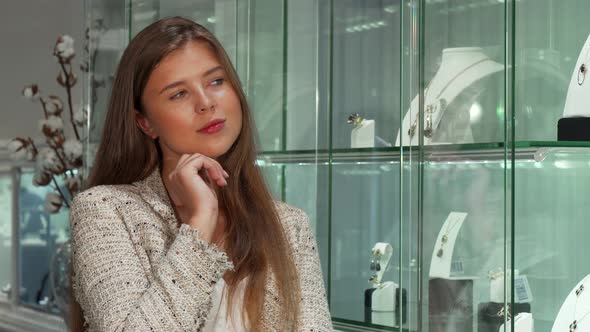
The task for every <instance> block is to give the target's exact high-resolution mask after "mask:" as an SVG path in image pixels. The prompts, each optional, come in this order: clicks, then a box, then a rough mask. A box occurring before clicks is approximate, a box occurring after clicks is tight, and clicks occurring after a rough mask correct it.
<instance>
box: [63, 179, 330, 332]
mask: <svg viewBox="0 0 590 332" xmlns="http://www.w3.org/2000/svg"><path fill="white" fill-rule="evenodd" d="M275 206H276V208H277V211H278V213H279V217H280V220H281V223H282V225H283V227H284V229H285V233H286V235H287V238H288V242H289V245H290V246H291V249H292V252H293V254H294V257H293V259H294V262H295V265H296V268H297V271H298V277H299V282H300V285H301V299H300V312H299V322H298V331H332V323H331V319H330V313H329V310H328V305H327V301H326V292H325V289H324V283H323V280H322V272H321V268H320V261H319V256H318V252H317V245H316V240H315V238H314V235H313V233H312V231H311V227H310V225H309V219H308V217H307V215H306V214H305V213H304V212H303V211H302V210H300V209H297V208H294V207H291V206H289V205H287V204H285V203H282V202H276V204H275ZM70 225H71V237H72V281H71V282H72V289H73V293H74V296H75V298H76V300H77V301H78V303H79V304H80V306H81V307H82V310H83V312H84V318H85V321H86V324H87V330H88V331H92V332H103V331H105V332H106V331H166V332H173V331H200V330H201V329H202V328H203V326H204V324H205V322H206V320H207V316H208V314H209V312H210V310H211V307H212V300H211V299H212V292H213V288H214V286H215V284H216V282H217V281H219V280H220V278H221V277H222V276H223V274H224V273H225V272H226V271H227V270H228V269H231V268H232V267H233V265H232V263H231V262H230V261H229V260H228V258H227V256H226V254H225V252H223V251H222V250H221V249H219V248H218V247H216V246H215V245H213V244H209V243H208V242H206V241H204V240H202V239H201V236H200V233H199V231H198V230H197V229H194V228H191V227H190V226H188V225H187V224H181V226H180V227H178V226H177V220H176V217H175V214H174V211H173V208H172V205H171V203H170V200H169V198H168V194H167V192H166V189H165V187H164V184H163V182H162V178H161V176H160V172H159V170H158V169H156V170H155V171H154V172H153V173H152V174H151V175H150V176H148V177H147V178H146V179H144V180H142V181H138V182H135V183H133V184H130V185H108V186H97V187H93V188H90V189H88V190H85V191H83V192H81V193H80V194H78V195H77V196H76V197H75V198H74V200H73V202H72V206H71V214H70ZM279 313H280V303H279V300H278V289H277V285H276V283H275V282H274V277H273V274H272V272H271V273H269V277H268V279H267V287H266V293H265V303H264V313H263V317H262V325H263V329H264V331H278V330H279V329H280V327H279V319H280V318H279Z"/></svg>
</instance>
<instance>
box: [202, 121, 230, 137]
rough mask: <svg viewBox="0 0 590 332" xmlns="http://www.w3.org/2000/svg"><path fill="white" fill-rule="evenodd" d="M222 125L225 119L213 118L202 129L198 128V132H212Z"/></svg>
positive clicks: (221, 127)
mask: <svg viewBox="0 0 590 332" xmlns="http://www.w3.org/2000/svg"><path fill="white" fill-rule="evenodd" d="M224 126H225V120H213V121H211V122H209V123H208V124H207V125H206V126H205V127H203V128H202V129H199V132H200V133H204V134H214V133H216V132H218V131H220V130H221V129H223V127H224Z"/></svg>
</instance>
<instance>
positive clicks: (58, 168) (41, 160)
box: [37, 148, 65, 175]
mask: <svg viewBox="0 0 590 332" xmlns="http://www.w3.org/2000/svg"><path fill="white" fill-rule="evenodd" d="M37 167H38V169H39V170H43V171H50V172H53V173H55V174H58V175H59V174H63V172H65V168H64V165H63V163H62V162H61V160H59V157H58V156H57V154H56V153H55V151H54V150H53V149H51V148H43V149H41V150H40V151H39V156H38V157H37Z"/></svg>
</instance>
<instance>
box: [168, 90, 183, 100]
mask: <svg viewBox="0 0 590 332" xmlns="http://www.w3.org/2000/svg"><path fill="white" fill-rule="evenodd" d="M184 95H186V91H184V90H183V91H179V92H177V93H175V94H174V95H172V97H170V99H180V98H182V97H184Z"/></svg>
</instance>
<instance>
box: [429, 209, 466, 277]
mask: <svg viewBox="0 0 590 332" xmlns="http://www.w3.org/2000/svg"><path fill="white" fill-rule="evenodd" d="M465 218H467V213H465V212H451V213H449V216H448V217H447V220H445V222H444V224H443V225H442V227H441V229H440V231H439V233H438V237H437V239H436V243H435V244H434V250H433V252H432V260H431V262H430V274H429V276H430V278H445V279H449V278H450V276H451V262H452V260H453V251H454V249H455V242H456V241H457V235H458V234H459V230H461V226H463V222H464V221H465ZM441 250H442V254H441Z"/></svg>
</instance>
